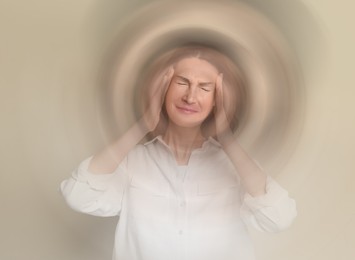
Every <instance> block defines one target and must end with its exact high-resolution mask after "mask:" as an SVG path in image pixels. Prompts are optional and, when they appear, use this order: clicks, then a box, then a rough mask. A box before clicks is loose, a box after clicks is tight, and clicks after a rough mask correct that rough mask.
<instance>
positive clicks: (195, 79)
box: [141, 44, 245, 138]
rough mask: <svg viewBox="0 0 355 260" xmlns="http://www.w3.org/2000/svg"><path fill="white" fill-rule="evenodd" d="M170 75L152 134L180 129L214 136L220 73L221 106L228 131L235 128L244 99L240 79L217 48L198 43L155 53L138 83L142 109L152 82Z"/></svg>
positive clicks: (229, 61) (234, 68)
mask: <svg viewBox="0 0 355 260" xmlns="http://www.w3.org/2000/svg"><path fill="white" fill-rule="evenodd" d="M169 69H173V70H174V74H173V76H172V78H171V81H170V82H169V85H168V86H167V90H166V92H164V93H166V94H165V96H164V97H161V98H162V99H163V100H164V105H163V106H162V111H161V115H160V121H159V124H158V126H157V127H156V129H155V130H154V131H153V133H152V135H153V136H156V135H164V134H165V133H166V131H167V130H169V129H171V128H174V129H181V130H184V131H191V132H194V133H196V132H199V133H200V134H201V135H202V136H204V137H205V138H207V137H209V136H212V137H215V136H216V127H215V105H216V100H215V98H216V80H217V77H218V76H221V74H222V75H223V85H222V90H223V106H224V109H225V111H226V115H227V118H228V121H229V124H230V128H231V130H232V131H236V130H237V128H238V122H239V119H240V117H241V115H242V110H243V107H244V105H243V102H244V99H245V98H244V93H245V90H244V81H243V79H242V74H241V73H240V71H239V69H238V68H237V66H236V64H235V63H234V62H232V61H231V59H229V58H228V57H227V56H226V55H225V54H223V53H221V52H220V51H218V50H216V49H214V48H211V47H206V46H202V45H196V44H194V45H188V46H183V47H179V48H175V49H173V50H169V51H167V52H165V53H163V54H161V55H159V56H158V57H157V58H156V59H154V61H153V62H152V63H151V65H150V66H149V68H148V70H147V73H146V75H145V77H143V78H144V79H143V81H142V82H143V84H142V95H141V97H142V98H143V100H142V104H143V106H142V108H143V109H146V108H147V106H149V105H150V102H151V101H150V100H147V99H148V97H149V95H148V94H147V93H148V92H149V89H150V88H151V87H152V84H153V82H156V81H159V78H161V77H163V76H164V75H165V74H167V71H168V70H169Z"/></svg>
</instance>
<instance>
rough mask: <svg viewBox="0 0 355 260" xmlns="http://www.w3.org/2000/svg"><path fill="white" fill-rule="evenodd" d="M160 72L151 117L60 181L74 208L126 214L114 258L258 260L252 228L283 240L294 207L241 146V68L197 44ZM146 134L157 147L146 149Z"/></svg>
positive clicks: (167, 60) (160, 65)
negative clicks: (238, 121) (279, 233)
mask: <svg viewBox="0 0 355 260" xmlns="http://www.w3.org/2000/svg"><path fill="white" fill-rule="evenodd" d="M152 68H153V69H152V71H153V73H151V74H152V77H148V78H147V81H146V82H148V83H149V84H147V85H148V86H149V88H148V94H147V95H144V96H145V97H149V101H150V102H148V104H147V105H146V106H145V108H146V109H145V111H146V112H145V113H144V114H143V116H142V118H141V119H140V120H139V121H138V122H137V123H136V124H135V125H134V126H132V128H131V129H130V130H129V131H127V133H126V134H124V135H123V136H122V137H121V138H119V139H118V140H117V141H116V142H114V143H113V144H111V145H110V146H109V147H107V148H106V149H104V150H103V151H102V152H100V153H98V154H96V155H95V156H93V157H90V158H88V159H87V160H85V161H84V162H82V163H81V165H80V166H79V168H78V169H77V170H76V171H74V173H73V175H72V177H71V178H70V179H68V180H66V181H64V182H63V183H62V186H61V189H62V193H63V195H64V197H65V199H66V201H67V202H68V204H69V205H70V206H71V207H72V208H73V209H75V210H77V211H80V212H84V213H88V214H92V215H96V216H116V215H119V216H120V218H119V221H118V225H117V229H116V240H115V249H114V256H113V259H124V260H140V259H143V260H149V259H152V260H160V259H162V260H163V259H164V260H166V259H191V260H200V259H201V260H202V259H203V260H209V259H211V260H212V259H213V260H216V259H222V260H232V259H233V260H237V259H243V260H249V259H254V254H253V249H252V246H251V242H250V240H249V236H248V233H247V230H246V225H247V224H250V225H252V226H254V227H255V228H257V229H259V230H263V231H268V232H277V231H280V230H282V229H285V228H286V227H288V226H289V225H290V224H291V222H292V221H293V219H294V217H295V216H296V209H295V202H294V200H292V199H290V198H289V197H288V193H287V192H286V191H285V190H284V189H283V188H281V187H280V186H279V185H278V184H277V183H276V182H275V181H273V180H272V179H271V178H270V177H268V176H267V175H266V174H265V173H264V172H263V171H262V170H261V169H260V168H259V167H258V165H257V164H256V163H255V162H254V161H253V160H252V159H251V158H250V157H249V156H248V155H247V154H246V153H245V151H244V150H243V149H242V148H241V147H240V145H239V144H238V142H237V141H236V140H235V138H234V135H233V131H234V130H235V127H236V124H235V122H236V120H235V115H238V112H239V111H240V106H239V105H240V104H241V102H242V100H241V97H242V95H241V93H242V92H241V91H240V90H241V82H242V81H241V78H240V74H239V73H238V71H237V69H236V66H235V65H234V64H233V63H232V62H231V61H230V60H229V59H228V58H227V57H226V56H224V55H223V54H221V53H220V52H218V51H216V50H214V49H211V48H207V47H201V46H197V47H196V46H192V47H182V48H178V49H176V50H174V51H172V52H168V53H167V54H165V55H162V56H161V58H159V59H157V60H156V62H155V63H154V64H153V65H152ZM149 79H151V80H149ZM148 133H153V139H152V140H150V141H149V142H147V143H145V144H138V143H139V142H140V141H141V139H142V138H143V137H144V136H146V135H147V134H148Z"/></svg>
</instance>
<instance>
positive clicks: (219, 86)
mask: <svg viewBox="0 0 355 260" xmlns="http://www.w3.org/2000/svg"><path fill="white" fill-rule="evenodd" d="M233 107H234V106H233V97H232V95H231V93H229V91H228V88H227V86H224V84H223V74H222V73H221V74H219V75H218V76H217V79H216V92H215V111H214V113H215V123H216V135H217V138H218V140H219V141H220V142H221V143H222V145H223V144H224V143H227V142H228V141H229V140H230V138H232V137H233V131H232V130H231V128H230V121H231V118H232V117H233V116H234V115H233V114H234V112H235V111H234V109H233Z"/></svg>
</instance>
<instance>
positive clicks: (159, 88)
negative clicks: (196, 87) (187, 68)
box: [143, 67, 174, 132]
mask: <svg viewBox="0 0 355 260" xmlns="http://www.w3.org/2000/svg"><path fill="white" fill-rule="evenodd" d="M173 75H174V69H173V68H172V67H169V68H167V69H166V70H165V71H164V72H163V73H162V75H161V76H159V77H157V78H156V79H155V80H154V81H153V83H152V85H151V87H150V89H149V91H148V106H147V109H146V111H145V112H144V114H143V122H144V124H145V126H146V127H147V130H148V131H149V132H152V131H154V129H155V128H156V127H157V125H158V123H159V120H160V112H161V110H162V107H163V104H164V99H165V94H166V92H167V91H168V88H169V86H170V82H171V80H172V77H173Z"/></svg>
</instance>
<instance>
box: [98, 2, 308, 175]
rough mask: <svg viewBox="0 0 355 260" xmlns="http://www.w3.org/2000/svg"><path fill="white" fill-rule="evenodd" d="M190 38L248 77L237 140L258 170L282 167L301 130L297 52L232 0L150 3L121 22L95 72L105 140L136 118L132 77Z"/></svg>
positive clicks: (301, 94) (257, 16) (301, 96)
mask: <svg viewBox="0 0 355 260" xmlns="http://www.w3.org/2000/svg"><path fill="white" fill-rule="evenodd" d="M189 43H190V44H191V43H195V44H196V43H197V44H202V45H207V46H211V47H213V48H215V49H217V50H219V51H220V52H222V53H224V54H226V55H227V56H228V57H230V58H231V59H232V60H233V62H234V63H235V64H237V66H238V68H239V69H240V70H241V71H242V74H243V77H244V78H245V80H246V82H247V84H246V93H247V95H246V100H244V103H245V107H244V109H243V111H245V112H244V113H245V114H244V116H243V118H244V119H243V122H241V123H240V128H242V130H241V131H240V134H239V136H238V138H239V140H240V142H241V143H242V144H243V145H244V147H245V148H246V149H247V150H248V151H249V152H250V153H251V154H252V155H253V156H254V157H255V158H257V160H259V161H260V162H261V163H262V164H263V165H264V167H267V168H268V167H273V169H274V171H275V169H276V168H277V167H281V166H282V165H283V163H284V162H285V161H286V160H287V157H288V156H289V155H290V153H291V152H292V150H293V147H294V145H295V143H296V142H297V137H298V136H299V134H300V131H301V129H302V122H303V111H304V102H305V97H304V89H303V88H304V86H303V79H302V75H301V73H300V70H299V68H298V66H297V57H296V56H295V53H294V51H293V50H292V48H291V47H290V45H289V44H288V42H287V40H286V39H285V37H284V36H283V35H282V34H281V33H280V32H279V31H278V29H277V28H276V27H275V26H274V25H273V24H272V22H271V21H269V20H268V19H267V18H266V17H264V16H263V15H261V14H260V13H259V12H257V11H255V10H254V9H252V8H251V7H249V6H247V5H245V4H242V3H238V2H233V1H222V2H217V1H203V2H199V1H197V2H195V1H191V2H188V1H186V2H182V3H181V2H175V1H173V2H155V3H151V4H148V5H145V6H144V7H142V8H140V9H137V10H135V11H134V12H132V13H131V14H130V16H129V18H128V19H126V20H125V21H124V22H122V23H121V25H120V28H119V29H118V31H117V39H116V40H113V41H112V48H111V49H110V51H109V52H108V54H107V57H109V59H108V60H107V63H106V65H105V66H104V71H103V76H102V79H103V80H104V83H103V84H102V85H104V86H107V88H106V89H104V91H103V92H102V95H103V102H102V112H101V117H102V118H101V119H102V120H101V122H102V124H103V125H104V126H105V127H104V129H105V130H104V131H103V134H104V135H108V136H107V137H106V139H107V140H111V139H113V138H115V137H117V133H119V132H121V131H122V128H123V129H125V127H127V124H128V125H129V124H130V123H131V122H132V121H134V120H136V119H137V117H139V115H140V113H141V111H140V109H141V106H140V103H139V101H138V100H139V98H137V95H139V94H140V92H139V91H138V90H137V88H138V87H137V82H139V79H140V78H141V77H142V75H145V73H146V70H147V68H149V66H150V65H151V62H152V61H153V60H154V59H155V58H156V57H157V56H158V55H160V54H162V53H164V52H165V51H167V50H171V49H174V48H177V47H179V46H183V45H186V44H189ZM108 68H109V69H108ZM107 115H111V116H107ZM270 151H273V152H272V153H270ZM275 167H276V168H275Z"/></svg>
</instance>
